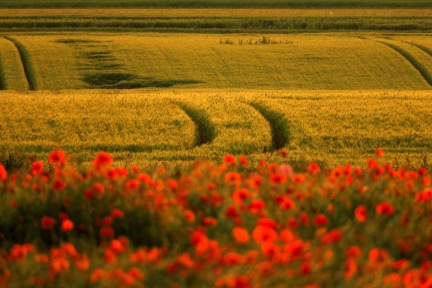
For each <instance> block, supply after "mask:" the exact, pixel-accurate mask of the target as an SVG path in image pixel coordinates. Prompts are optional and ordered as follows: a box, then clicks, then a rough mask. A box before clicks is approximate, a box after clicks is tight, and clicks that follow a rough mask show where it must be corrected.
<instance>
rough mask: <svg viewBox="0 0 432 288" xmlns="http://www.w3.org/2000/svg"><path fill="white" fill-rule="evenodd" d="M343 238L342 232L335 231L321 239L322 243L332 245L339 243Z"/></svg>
mask: <svg viewBox="0 0 432 288" xmlns="http://www.w3.org/2000/svg"><path fill="white" fill-rule="evenodd" d="M341 238H342V232H341V231H340V230H339V229H333V230H331V231H330V232H328V233H327V234H325V235H324V236H323V237H322V238H321V242H322V243H326V244H330V243H336V242H339V240H340V239H341Z"/></svg>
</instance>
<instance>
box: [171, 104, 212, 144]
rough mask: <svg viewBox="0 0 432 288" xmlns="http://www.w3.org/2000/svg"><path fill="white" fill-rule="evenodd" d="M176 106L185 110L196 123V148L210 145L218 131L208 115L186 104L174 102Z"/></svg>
mask: <svg viewBox="0 0 432 288" xmlns="http://www.w3.org/2000/svg"><path fill="white" fill-rule="evenodd" d="M174 104H176V105H177V107H179V108H180V109H181V110H183V111H184V112H185V113H186V115H187V116H188V117H189V118H190V119H191V120H192V122H194V123H195V126H196V134H195V135H196V136H195V137H196V138H195V146H202V145H206V144H210V143H211V142H212V141H213V140H214V138H215V137H216V132H215V131H216V129H215V127H214V125H213V123H212V122H211V121H210V120H209V117H208V116H207V115H206V113H205V112H204V111H202V110H200V109H196V108H194V107H192V106H190V105H187V104H186V103H184V102H180V101H174Z"/></svg>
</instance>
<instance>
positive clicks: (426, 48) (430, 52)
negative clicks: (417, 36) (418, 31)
mask: <svg viewBox="0 0 432 288" xmlns="http://www.w3.org/2000/svg"><path fill="white" fill-rule="evenodd" d="M408 44H411V45H414V46H416V47H417V48H419V49H420V50H423V51H424V52H425V53H426V54H429V56H431V57H432V50H431V49H429V48H428V47H425V46H423V45H420V44H417V43H412V42H409V43H408Z"/></svg>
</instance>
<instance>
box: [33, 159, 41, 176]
mask: <svg viewBox="0 0 432 288" xmlns="http://www.w3.org/2000/svg"><path fill="white" fill-rule="evenodd" d="M42 171H43V164H42V162H39V161H36V162H34V163H33V164H32V166H31V173H32V174H33V175H36V174H39V173H42Z"/></svg>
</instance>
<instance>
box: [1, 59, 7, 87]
mask: <svg viewBox="0 0 432 288" xmlns="http://www.w3.org/2000/svg"><path fill="white" fill-rule="evenodd" d="M1 60H2V57H1V54H0V90H6V89H7V87H6V76H5V73H4V69H3V65H2V61H1Z"/></svg>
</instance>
